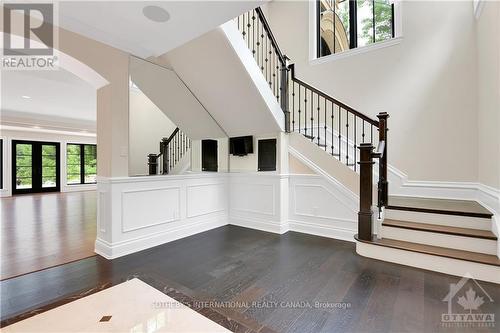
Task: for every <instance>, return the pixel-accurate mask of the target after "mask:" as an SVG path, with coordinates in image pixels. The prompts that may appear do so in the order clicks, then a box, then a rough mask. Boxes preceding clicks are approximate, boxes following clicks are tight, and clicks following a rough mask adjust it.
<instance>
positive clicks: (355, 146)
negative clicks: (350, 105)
mask: <svg viewBox="0 0 500 333" xmlns="http://www.w3.org/2000/svg"><path fill="white" fill-rule="evenodd" d="M356 140H357V137H356V116H354V171H356V164H357V163H356V155H357V152H356V151H357V150H358V146H357V145H356Z"/></svg>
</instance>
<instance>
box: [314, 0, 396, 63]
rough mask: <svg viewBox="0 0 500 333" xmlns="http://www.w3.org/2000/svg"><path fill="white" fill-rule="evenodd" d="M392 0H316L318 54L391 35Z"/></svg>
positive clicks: (332, 52) (371, 42)
mask: <svg viewBox="0 0 500 333" xmlns="http://www.w3.org/2000/svg"><path fill="white" fill-rule="evenodd" d="M391 2H392V1H391V0H317V6H316V8H317V9H316V16H317V17H316V21H317V33H316V35H317V57H318V58H320V57H324V56H327V55H330V54H335V53H339V52H343V51H346V50H349V49H354V48H357V47H361V46H366V45H369V44H373V43H377V42H382V41H385V40H388V39H391V38H393V37H394V35H395V33H394V4H393V3H391Z"/></svg>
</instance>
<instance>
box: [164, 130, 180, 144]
mask: <svg viewBox="0 0 500 333" xmlns="http://www.w3.org/2000/svg"><path fill="white" fill-rule="evenodd" d="M177 132H179V127H177V128H176V129H174V131H173V132H172V134H170V136H169V137H168V139H167V140H165V139H163V140H162V141H163V142H164V144H165V145H168V144H169V143H170V141H172V140H173V139H174V137H175V135H176V134H177Z"/></svg>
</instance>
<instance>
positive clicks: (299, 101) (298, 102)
mask: <svg viewBox="0 0 500 333" xmlns="http://www.w3.org/2000/svg"><path fill="white" fill-rule="evenodd" d="M301 101H302V100H301V99H300V84H299V100H298V101H297V104H298V105H299V133H302V132H301V130H302V129H301V128H300V103H301Z"/></svg>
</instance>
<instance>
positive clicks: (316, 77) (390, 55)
mask: <svg viewBox="0 0 500 333" xmlns="http://www.w3.org/2000/svg"><path fill="white" fill-rule="evenodd" d="M268 6H269V8H268V9H269V21H270V24H271V27H272V30H273V32H274V34H275V36H276V39H277V41H278V43H279V44H280V46H281V48H282V49H283V51H284V53H285V54H287V55H288V56H289V57H290V58H291V59H292V61H293V62H295V64H296V70H297V75H298V77H300V78H301V79H303V80H304V81H306V82H308V83H311V84H312V85H314V86H316V87H317V88H319V89H321V90H324V91H326V92H327V93H329V94H331V95H332V96H334V97H336V98H337V99H339V100H341V101H343V102H345V103H346V104H349V105H351V106H353V107H354V108H356V109H358V110H359V111H361V112H363V113H365V114H369V115H370V116H372V117H375V115H376V114H377V113H378V112H380V111H386V112H388V113H389V114H390V116H391V118H390V119H389V128H390V131H389V145H388V149H389V154H388V156H389V159H390V163H391V164H392V165H394V166H395V167H396V168H398V169H400V170H402V171H403V172H405V173H407V174H408V176H409V178H410V179H412V180H426V181H477V179H478V176H477V175H478V171H477V169H478V167H477V142H478V139H477V137H478V121H477V114H476V88H475V87H476V84H475V83H476V69H475V62H476V55H475V28H474V25H475V21H474V16H473V11H472V4H471V3H470V2H467V1H459V2H448V1H447V2H440V1H412V2H404V3H403V4H402V20H403V22H402V29H403V35H404V37H403V39H402V41H401V43H399V44H397V45H393V46H390V47H386V48H382V49H378V50H373V51H370V52H367V53H362V54H357V55H352V56H349V57H345V58H337V59H336V60H333V61H329V62H325V63H322V64H311V63H310V62H309V5H308V2H306V1H290V2H286V1H285V2H282V1H278V2H277V1H275V2H272V3H270V4H269V5H268Z"/></svg>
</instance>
